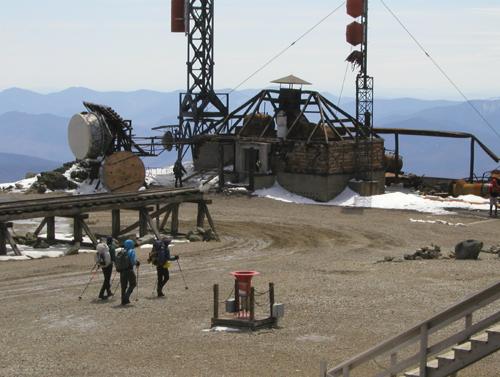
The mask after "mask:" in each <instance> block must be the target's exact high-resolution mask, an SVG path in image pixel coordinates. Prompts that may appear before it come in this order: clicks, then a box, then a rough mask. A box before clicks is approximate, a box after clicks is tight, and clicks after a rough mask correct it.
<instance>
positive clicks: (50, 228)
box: [46, 216, 56, 244]
mask: <svg viewBox="0 0 500 377" xmlns="http://www.w3.org/2000/svg"><path fill="white" fill-rule="evenodd" d="M46 219H47V242H48V243H49V244H51V243H54V242H55V241H56V219H55V217H54V216H50V217H47V218H46Z"/></svg>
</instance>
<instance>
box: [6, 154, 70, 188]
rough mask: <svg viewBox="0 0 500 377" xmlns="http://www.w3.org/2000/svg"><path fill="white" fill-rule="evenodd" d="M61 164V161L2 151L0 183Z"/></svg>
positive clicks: (15, 179)
mask: <svg viewBox="0 0 500 377" xmlns="http://www.w3.org/2000/svg"><path fill="white" fill-rule="evenodd" d="M59 166H61V162H56V161H50V160H45V159H41V158H36V157H32V156H25V155H21V154H13V153H0V183H2V182H14V181H18V180H20V179H23V178H24V177H25V175H26V173H28V172H31V173H40V172H42V171H47V170H52V169H55V168H57V167H59Z"/></svg>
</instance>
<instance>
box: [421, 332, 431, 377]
mask: <svg viewBox="0 0 500 377" xmlns="http://www.w3.org/2000/svg"><path fill="white" fill-rule="evenodd" d="M428 343H429V327H428V325H427V323H425V324H423V325H422V326H421V327H420V375H419V376H420V377H427V347H428Z"/></svg>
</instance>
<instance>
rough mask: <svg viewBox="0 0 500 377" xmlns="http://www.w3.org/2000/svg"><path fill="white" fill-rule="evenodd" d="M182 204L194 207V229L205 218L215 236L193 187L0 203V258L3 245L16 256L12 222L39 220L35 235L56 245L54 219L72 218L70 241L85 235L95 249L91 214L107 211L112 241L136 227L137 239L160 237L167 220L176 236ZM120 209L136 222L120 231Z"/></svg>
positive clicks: (208, 216) (199, 197)
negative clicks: (134, 214) (42, 234)
mask: <svg viewBox="0 0 500 377" xmlns="http://www.w3.org/2000/svg"><path fill="white" fill-rule="evenodd" d="M182 203H195V204H197V205H198V215H197V220H196V223H197V226H198V227H201V228H203V226H204V221H205V218H207V220H208V222H209V225H210V228H211V229H212V231H213V232H214V234H215V235H216V237H217V233H216V230H215V225H214V223H213V220H212V217H211V216H210V213H209V211H208V206H207V205H208V204H210V201H209V200H205V198H204V195H203V193H202V192H201V191H200V190H198V189H194V188H180V189H154V190H145V191H140V192H136V193H126V194H93V195H80V196H64V197H51V198H40V199H33V200H20V201H15V202H5V203H0V255H5V254H6V253H7V250H6V243H7V242H8V243H9V244H10V245H11V247H12V249H13V250H14V253H15V254H16V255H20V252H19V250H18V248H17V245H15V242H14V239H13V237H12V234H11V233H10V230H9V229H11V228H12V221H15V220H26V219H34V218H43V220H42V222H41V223H40V225H39V226H38V227H37V229H36V230H35V231H34V234H35V235H36V236H38V235H39V234H40V232H41V231H42V229H43V228H46V230H47V241H49V242H56V241H57V240H56V238H55V234H56V231H55V227H56V222H55V218H56V217H64V218H72V219H73V242H74V243H76V242H79V243H81V242H82V239H83V233H84V232H85V233H86V234H87V235H88V236H89V238H90V239H91V241H92V243H93V244H94V246H95V245H96V244H97V242H98V240H97V238H96V236H95V235H94V234H93V232H92V231H91V230H90V228H89V226H88V225H87V223H86V219H88V217H89V213H91V212H103V211H111V214H112V232H111V233H112V236H113V237H115V238H118V237H119V236H121V235H124V234H127V233H129V232H131V231H133V230H135V229H136V228H139V236H140V237H142V236H144V235H146V234H147V233H149V232H150V231H151V232H152V233H153V234H154V235H155V236H156V238H160V237H161V235H160V232H161V231H162V230H164V229H165V227H166V226H167V223H168V221H169V220H170V221H171V224H170V233H171V234H172V235H176V234H178V232H179V207H180V205H181V204H182ZM122 210H135V211H137V212H138V221H136V222H135V223H134V224H132V225H130V226H127V227H126V228H122V227H121V222H120V212H121V211H122ZM162 216H163V218H162ZM217 238H218V237H217Z"/></svg>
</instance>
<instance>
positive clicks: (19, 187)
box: [14, 183, 24, 190]
mask: <svg viewBox="0 0 500 377" xmlns="http://www.w3.org/2000/svg"><path fill="white" fill-rule="evenodd" d="M14 187H15V188H16V189H18V190H22V189H23V188H24V186H23V185H22V184H20V183H16V184H15V185H14Z"/></svg>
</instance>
